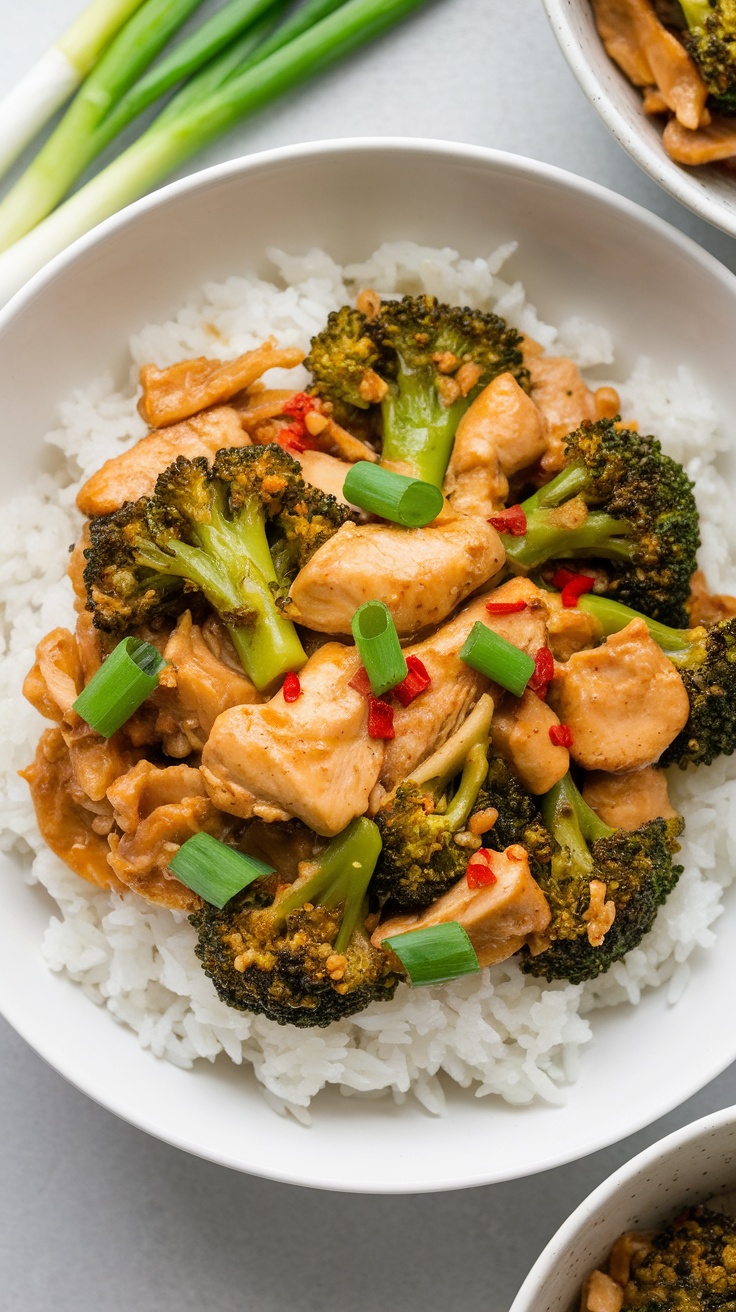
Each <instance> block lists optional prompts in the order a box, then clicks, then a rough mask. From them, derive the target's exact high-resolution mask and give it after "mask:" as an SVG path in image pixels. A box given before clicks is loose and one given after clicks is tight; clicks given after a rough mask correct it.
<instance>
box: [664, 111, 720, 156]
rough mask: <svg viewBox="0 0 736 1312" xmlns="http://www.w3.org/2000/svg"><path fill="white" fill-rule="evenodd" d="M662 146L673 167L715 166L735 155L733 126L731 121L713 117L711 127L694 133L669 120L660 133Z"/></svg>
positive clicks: (708, 126)
mask: <svg viewBox="0 0 736 1312" xmlns="http://www.w3.org/2000/svg"><path fill="white" fill-rule="evenodd" d="M662 144H663V146H664V148H665V150H666V151H667V154H668V155H669V157H670V159H673V160H674V161H675V163H676V164H687V165H689V166H690V167H691V168H694V167H696V166H697V165H698V164H715V163H716V162H717V161H718V160H723V159H731V158H732V157H733V156H734V155H736V124H734V121H733V118H731V117H726V116H725V115H724V116H721V115H719V114H715V115H714V116H713V119H712V121H711V122H710V123H707V124H705V125H704V126H702V127H699V128H696V129H695V130H694V131H693V130H691V129H690V128H687V127H684V126H683V124H682V123H680V122H679V121H678V119H676V118H671V119H670V121H669V123H668V124H667V125H666V127H665V130H664V132H663V133H662Z"/></svg>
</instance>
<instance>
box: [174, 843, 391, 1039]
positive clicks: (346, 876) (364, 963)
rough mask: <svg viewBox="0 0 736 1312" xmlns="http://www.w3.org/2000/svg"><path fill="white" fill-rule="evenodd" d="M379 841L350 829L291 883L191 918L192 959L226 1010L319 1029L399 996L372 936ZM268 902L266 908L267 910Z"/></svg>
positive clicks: (262, 888)
mask: <svg viewBox="0 0 736 1312" xmlns="http://www.w3.org/2000/svg"><path fill="white" fill-rule="evenodd" d="M380 850H381V836H380V834H379V832H378V830H377V828H376V826H375V825H374V824H373V823H372V821H370V820H367V819H366V818H365V817H361V818H360V819H357V820H353V821H352V823H351V824H349V825H348V827H347V829H344V830H343V832H342V833H341V834H339V835H338V836H337V838H334V839H333V840H332V842H331V843H330V844H329V845H328V847H327V848H326V849H325V850H324V852H322V854H321V855H320V856H318V857H317V858H316V859H315V860H314V861H308V862H304V863H302V865H301V866H300V874H299V878H298V879H297V880H296V881H295V882H294V883H293V884H285V885H282V886H281V887H277V888H274V879H273V876H267V877H265V878H264V879H262V880H257V881H256V882H255V883H253V884H251V885H250V886H249V887H248V888H247V889H245V890H244V891H243V892H242V893H239V894H238V895H237V896H236V897H234V898H232V899H231V901H230V902H228V903H227V904H226V906H225V907H224V909H223V910H222V911H219V910H218V909H217V907H213V906H210V905H205V906H204V907H203V908H202V910H200V911H197V912H195V913H194V914H193V915H192V916H190V920H191V923H192V924H193V925H194V927H195V929H196V930H197V934H198V942H197V945H196V947H195V949H194V950H195V952H196V954H197V956H198V957H199V959H200V961H201V963H202V967H203V969H204V972H205V974H206V975H208V976H209V978H210V979H211V980H212V982H213V984H214V986H215V988H216V990H217V992H218V994H219V996H220V998H221V999H222V1001H223V1002H225V1003H227V1005H228V1006H229V1007H236V1008H237V1009H238V1010H240V1011H254V1012H258V1013H260V1014H262V1015H264V1016H268V1017H269V1019H270V1020H274V1021H277V1022H278V1024H279V1025H299V1026H322V1025H329V1024H330V1023H331V1022H332V1021H333V1020H340V1019H342V1018H343V1017H345V1016H351V1015H353V1014H354V1013H355V1012H356V1011H362V1009H363V1008H364V1007H367V1006H368V1004H369V1003H370V1002H375V1001H380V1000H385V999H388V998H390V997H392V995H393V993H394V990H395V988H396V985H397V983H398V979H399V977H398V975H397V973H396V968H397V963H396V961H395V959H393V958H391V957H389V955H388V954H387V953H386V952H384V951H382V950H381V949H379V948H375V947H373V945H372V944H371V941H370V938H369V936H368V933H367V931H366V929H365V923H364V922H365V914H366V893H367V889H368V884H369V882H370V879H371V876H372V874H373V871H374V868H375V864H376V860H377V858H378V854H379V852H380ZM264 902H265V903H266V905H264Z"/></svg>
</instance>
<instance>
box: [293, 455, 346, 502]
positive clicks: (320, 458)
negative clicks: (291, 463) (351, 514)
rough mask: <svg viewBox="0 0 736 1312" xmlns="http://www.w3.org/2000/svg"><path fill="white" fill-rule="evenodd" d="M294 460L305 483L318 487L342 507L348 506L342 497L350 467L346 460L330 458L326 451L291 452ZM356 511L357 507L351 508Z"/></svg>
mask: <svg viewBox="0 0 736 1312" xmlns="http://www.w3.org/2000/svg"><path fill="white" fill-rule="evenodd" d="M293 455H294V459H295V460H297V461H298V462H299V464H300V465H301V469H302V478H303V479H304V482H305V483H311V485H312V487H318V488H319V489H320V491H321V492H327V494H328V495H329V496H331V497H335V499H336V500H337V501H341V502H342V503H343V504H344V505H350V504H351V503H350V502H349V501H346V500H345V497H344V495H343V490H342V489H343V484H344V482H345V479H346V477H347V474H348V472H349V470H350V469H351V465H349V464H348V462H347V461H346V460H338V459H337V457H336V456H330V455H328V454H327V452H326V451H300V452H299V453H298V454H297V452H296V451H295V452H293ZM352 508H353V510H357V509H358V507H357V506H353V507H352Z"/></svg>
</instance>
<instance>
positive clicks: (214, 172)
mask: <svg viewBox="0 0 736 1312" xmlns="http://www.w3.org/2000/svg"><path fill="white" fill-rule="evenodd" d="M356 152H363V153H365V154H369V153H372V152H376V153H379V154H381V153H382V154H385V155H387V156H392V155H393V156H395V157H396V158H397V159H398V158H401V157H402V156H408V155H410V154H415V155H420V156H422V157H426V158H435V159H439V160H442V159H451V160H453V161H455V162H458V161H460V162H463V161H467V162H468V163H471V164H477V165H480V166H485V167H487V168H490V169H491V170H495V171H496V172H498V173H499V174H501V175H503V174H504V173H507V174H511V175H512V176H517V177H527V178H528V177H531V178H534V179H536V180H538V181H541V182H544V183H546V184H551V185H553V186H555V187H556V188H561V189H563V190H565V191H567V192H568V193H571V194H572V195H573V196H575V195H579V196H584V197H587V198H589V199H591V200H593V201H594V202H596V203H597V204H600V205H603V206H606V207H608V208H609V209H611V210H613V211H614V212H617V213H618V214H620V215H621V216H622V217H624V218H625V219H626V220H627V221H629V222H631V223H633V224H634V226H637V227H639V228H642V229H644V230H648V231H649V233H653V234H655V235H659V236H661V237H663V238H665V239H666V241H667V242H669V243H670V244H671V245H673V246H674V247H677V248H679V249H680V251H682V253H683V254H684V255H686V256H687V257H688V258H689V259H690V260H691V261H692V262H693V263H694V264H695V265H697V266H698V267H699V268H700V269H702V271H703V273H705V274H707V275H709V276H711V277H714V278H716V279H717V280H718V281H720V282H721V283H723V284H724V285H725V286H726V287H727V289H728V290H729V292H730V293H731V294H732V295H736V274H733V273H731V271H730V270H729V269H727V268H726V267H725V266H724V265H723V264H721V263H720V261H719V260H718V259H716V257H715V256H713V255H711V254H710V253H709V252H707V251H704V250H703V249H702V248H701V247H700V246H699V245H698V244H697V243H696V242H695V241H694V240H693V239H692V238H691V237H689V236H688V235H686V234H684V233H682V232H681V231H679V230H678V229H677V228H675V227H673V225H672V224H670V223H668V222H667V221H666V220H665V219H662V218H660V217H659V216H658V215H655V214H652V213H650V212H649V211H648V210H646V209H644V207H643V206H641V205H639V204H637V203H636V202H634V201H631V200H629V199H628V198H626V197H622V196H619V195H618V194H616V193H615V192H613V191H611V190H610V189H609V188H607V187H604V186H602V185H601V184H599V183H596V182H591V181H590V180H588V179H586V178H582V177H579V176H578V175H576V174H574V173H572V172H570V171H568V170H565V169H562V168H559V167H558V166H556V165H552V164H547V163H544V162H541V161H537V160H531V159H527V158H525V157H523V156H519V155H516V154H512V153H510V152H506V151H501V150H496V149H492V148H488V147H483V146H473V145H464V144H459V143H455V142H451V141H442V140H434V139H416V138H407V137H375V136H363V137H358V138H332V139H325V140H321V141H317V142H308V143H300V144H297V145H290V146H282V147H278V148H275V149H272V150H268V151H263V152H258V153H254V154H252V155H247V156H241V157H237V158H234V159H232V160H227V161H225V162H222V163H219V164H215V165H212V166H210V167H208V168H206V169H202V170H199V171H197V172H196V173H193V174H190V175H188V176H186V177H184V178H180V179H177V180H176V181H174V182H171V183H169V184H168V185H166V186H164V187H162V188H159V189H158V190H156V191H154V192H152V193H150V194H149V195H147V196H145V197H143V198H141V199H140V200H138V201H135V202H133V203H132V204H131V205H129V206H126V207H125V208H124V209H122V210H120V211H119V212H118V213H117V214H115V215H113V216H111V217H110V218H109V219H107V220H105V221H104V222H103V223H101V224H99V225H97V226H96V227H95V228H94V229H92V230H91V231H90V232H89V233H87V234H85V235H84V236H83V237H80V238H79V239H78V240H77V241H75V242H74V243H73V244H72V245H70V246H69V247H68V248H67V249H66V250H65V251H63V252H61V253H60V254H59V255H57V256H55V257H54V258H53V259H52V260H51V261H49V263H48V264H47V265H45V266H44V268H43V269H41V270H39V272H38V273H36V274H35V275H34V276H33V277H32V278H31V279H30V280H29V281H28V282H27V283H26V284H25V285H24V286H23V287H22V288H21V289H20V290H19V291H18V292H17V293H16V294H15V295H14V296H13V297H12V298H11V300H10V301H9V302H8V304H7V305H6V306H5V308H4V309H2V310H0V333H2V332H3V331H4V330H5V329H6V328H7V327H8V325H9V324H10V323H11V322H12V320H13V319H14V317H15V316H16V314H19V313H20V312H22V311H25V310H26V309H27V308H28V307H29V306H30V305H31V303H32V302H34V301H35V300H36V299H37V298H38V299H40V298H42V297H43V294H44V291H45V289H46V288H47V287H49V286H50V285H51V284H53V283H54V282H55V281H56V279H57V278H58V277H60V276H61V275H63V274H64V273H66V271H67V270H68V269H70V268H71V267H72V266H73V265H74V264H75V263H76V262H77V261H78V260H82V259H84V258H85V257H86V256H87V255H88V253H89V252H90V251H94V250H95V249H97V248H100V247H102V246H103V245H104V243H105V241H106V240H107V239H108V238H111V237H113V236H114V234H115V233H117V232H118V231H119V230H120V229H122V228H123V227H125V226H126V225H128V224H129V223H135V222H136V220H137V218H138V217H139V216H143V215H145V214H146V213H148V211H149V210H151V209H153V208H154V207H160V206H166V205H168V204H170V203H173V202H175V201H176V200H177V198H178V197H179V196H182V195H185V194H187V193H189V192H192V191H196V190H199V189H202V188H206V187H208V186H210V185H211V184H216V183H219V182H221V181H222V180H223V179H229V178H231V177H234V176H237V175H243V176H247V175H248V174H249V173H251V172H254V171H258V170H260V169H268V168H271V167H279V166H281V165H283V164H284V163H288V162H290V161H292V160H296V159H302V158H304V157H309V156H312V157H314V156H320V157H322V156H332V157H338V158H339V156H340V155H343V154H350V155H353V156H354V155H355V153H356ZM0 1014H2V1015H4V1017H5V1019H6V1020H7V1021H8V1022H9V1024H10V1025H11V1026H12V1027H13V1028H14V1029H15V1030H16V1032H17V1033H18V1034H19V1035H20V1036H21V1037H22V1038H23V1039H25V1041H26V1042H27V1043H28V1044H29V1046H30V1047H32V1048H33V1050H34V1051H35V1052H37V1053H38V1055H39V1056H41V1057H42V1058H43V1059H44V1060H45V1061H46V1062H47V1063H48V1064H49V1065H50V1066H51V1067H52V1068H53V1069H55V1070H56V1071H58V1072H59V1074H61V1075H62V1076H63V1077H64V1078H65V1079H66V1080H67V1081H68V1082H69V1083H70V1084H72V1085H73V1086H74V1087H76V1088H78V1089H79V1090H80V1091H81V1092H82V1093H84V1094H86V1095H87V1096H88V1097H90V1098H92V1099H93V1101H96V1102H97V1103H98V1104H99V1105H101V1106H103V1107H105V1108H106V1110H108V1111H111V1112H113V1113H114V1114H115V1115H117V1116H119V1117H120V1118H121V1119H122V1120H124V1121H126V1122H127V1123H128V1124H132V1125H134V1126H135V1127H136V1128H138V1129H140V1130H143V1131H144V1132H146V1133H148V1134H150V1135H151V1136H152V1137H154V1138H156V1139H159V1140H162V1141H164V1142H167V1143H169V1144H171V1145H172V1146H174V1147H177V1148H181V1149H183V1150H184V1151H186V1152H190V1153H193V1154H194V1155H195V1156H201V1157H203V1158H205V1159H206V1160H210V1161H215V1162H217V1163H218V1164H220V1165H223V1166H227V1167H230V1168H232V1169H236V1170H240V1171H244V1172H247V1173H249V1174H254V1175H261V1176H263V1177H264V1178H268V1179H274V1180H279V1181H282V1182H284V1183H290V1184H300V1185H304V1186H306V1187H312V1188H326V1189H337V1190H346V1191H354V1190H355V1187H356V1186H353V1185H351V1184H350V1183H346V1182H345V1180H344V1179H343V1178H342V1177H337V1178H335V1177H334V1176H333V1178H331V1179H330V1178H324V1177H322V1178H319V1179H318V1178H314V1177H311V1176H310V1175H308V1174H305V1173H303V1172H302V1173H301V1174H300V1173H299V1172H298V1171H296V1172H294V1171H292V1170H289V1171H271V1170H269V1171H266V1170H262V1169H260V1168H259V1167H258V1166H257V1165H248V1164H245V1163H243V1162H242V1161H241V1160H239V1159H237V1158H234V1157H232V1156H230V1155H228V1154H226V1153H223V1154H216V1153H212V1152H211V1151H207V1150H206V1149H201V1148H199V1147H198V1146H197V1145H196V1144H193V1143H192V1142H191V1140H189V1139H187V1137H186V1136H184V1135H180V1134H178V1133H177V1132H176V1131H175V1130H173V1129H172V1130H171V1131H169V1132H168V1133H162V1127H161V1125H160V1124H158V1123H157V1122H156V1120H155V1117H152V1116H147V1115H146V1114H144V1113H141V1114H135V1113H134V1112H131V1111H130V1110H129V1109H127V1108H126V1106H125V1099H124V1098H123V1097H121V1096H119V1095H113V1096H110V1094H109V1092H107V1091H106V1092H105V1093H104V1095H103V1094H102V1093H101V1092H100V1091H99V1090H97V1089H96V1088H95V1082H94V1081H93V1080H91V1079H89V1078H87V1076H86V1074H85V1073H84V1072H82V1073H80V1072H79V1071H78V1070H76V1069H75V1063H74V1061H73V1060H72V1059H69V1060H63V1059H62V1060H60V1058H59V1052H58V1048H56V1047H55V1045H54V1043H53V1041H52V1040H51V1038H49V1039H48V1041H46V1042H44V1041H43V1039H41V1041H39V1038H38V1035H37V1034H36V1033H35V1032H34V1026H33V1025H32V1024H31V1023H30V1021H29V1019H28V1017H27V1016H25V1015H24V1013H23V1010H22V1008H19V1007H16V1005H15V1003H14V999H13V998H12V997H11V998H4V999H0ZM733 1056H734V1054H733V1053H731V1052H730V1051H729V1052H725V1053H724V1052H720V1053H719V1055H718V1057H717V1058H716V1059H715V1060H714V1061H713V1062H712V1064H711V1065H710V1066H709V1067H708V1069H707V1071H705V1075H704V1074H703V1071H702V1069H699V1070H698V1071H697V1072H696V1071H693V1072H692V1075H691V1077H690V1080H689V1082H688V1083H687V1085H686V1086H685V1087H684V1088H681V1089H678V1091H677V1093H676V1095H675V1098H674V1100H673V1101H672V1102H670V1101H667V1102H666V1103H665V1105H663V1106H662V1107H661V1109H660V1110H659V1111H658V1115H664V1114H665V1113H666V1112H668V1111H670V1110H672V1108H673V1107H675V1106H678V1105H679V1104H680V1103H682V1102H684V1101H685V1100H686V1099H687V1098H689V1097H691V1096H692V1095H693V1094H694V1093H696V1092H698V1091H699V1090H700V1089H701V1088H703V1086H704V1085H705V1084H706V1083H708V1082H709V1081H710V1080H712V1079H714V1078H715V1077H716V1076H717V1075H718V1074H720V1073H721V1072H722V1071H723V1070H724V1069H725V1068H726V1067H727V1066H728V1065H729V1064H730V1063H731V1062H732V1061H733ZM651 1123H652V1120H651V1116H649V1115H647V1114H646V1113H645V1114H644V1115H643V1116H642V1118H641V1119H635V1120H634V1122H633V1123H632V1124H631V1125H630V1126H629V1127H628V1128H627V1131H626V1133H627V1134H632V1133H635V1132H636V1131H637V1130H640V1129H642V1128H643V1127H645V1126H646V1125H649V1124H651ZM614 1141H615V1136H614ZM610 1142H611V1140H609V1139H608V1138H604V1139H603V1141H601V1142H599V1143H598V1142H597V1143H592V1144H590V1145H589V1146H588V1147H586V1148H585V1149H584V1151H583V1153H582V1154H580V1153H576V1152H575V1150H574V1148H571V1147H569V1146H568V1147H567V1148H562V1149H560V1150H555V1151H552V1152H551V1154H550V1155H549V1157H547V1158H546V1159H544V1160H543V1161H540V1162H539V1163H538V1165H535V1166H534V1168H532V1169H530V1170H524V1171H523V1172H522V1175H525V1174H534V1173H536V1172H538V1171H543V1170H549V1169H553V1168H555V1167H557V1166H561V1165H565V1164H567V1163H568V1162H570V1161H573V1160H577V1159H578V1157H579V1156H581V1155H582V1156H585V1155H587V1154H589V1153H591V1152H594V1151H597V1150H599V1149H600V1148H602V1147H605V1146H608V1144H609V1143H610ZM479 1168H480V1163H479ZM518 1178H521V1177H520V1175H519V1173H518V1172H516V1171H515V1172H512V1171H509V1170H506V1171H503V1172H501V1173H498V1172H496V1173H493V1172H491V1174H490V1176H489V1172H488V1167H487V1166H486V1167H485V1169H478V1170H477V1171H476V1172H474V1173H473V1174H472V1175H470V1176H468V1175H467V1173H464V1174H463V1175H462V1176H455V1177H452V1178H442V1179H436V1178H433V1179H431V1180H429V1181H427V1182H423V1183H422V1184H420V1185H416V1184H413V1185H409V1186H408V1187H407V1186H404V1187H403V1188H402V1186H401V1185H400V1184H399V1183H394V1184H389V1185H388V1186H386V1185H385V1184H384V1185H376V1184H367V1185H366V1184H361V1185H359V1186H357V1187H358V1188H359V1189H360V1191H361V1192H365V1193H406V1192H412V1193H419V1192H436V1191H438V1190H449V1189H461V1188H468V1187H472V1186H476V1185H482V1184H488V1183H500V1182H502V1181H505V1180H508V1179H518Z"/></svg>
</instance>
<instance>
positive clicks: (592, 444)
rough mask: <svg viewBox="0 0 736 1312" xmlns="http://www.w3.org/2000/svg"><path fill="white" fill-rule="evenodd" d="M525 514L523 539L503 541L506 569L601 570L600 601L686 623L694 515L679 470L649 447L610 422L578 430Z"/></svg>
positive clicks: (695, 539) (696, 541) (653, 443)
mask: <svg viewBox="0 0 736 1312" xmlns="http://www.w3.org/2000/svg"><path fill="white" fill-rule="evenodd" d="M522 509H523V511H524V514H525V516H526V531H525V533H524V534H523V536H517V537H512V536H511V535H510V534H502V538H503V543H504V546H505V548H506V555H507V557H508V560H509V563H510V565H511V566H512V567H513V568H516V569H517V570H519V571H520V572H522V573H528V572H529V571H530V570H532V569H535V568H536V567H538V566H539V565H542V564H544V563H545V562H546V561H550V560H559V559H561V558H566V557H581V556H582V557H584V558H587V559H592V560H596V561H606V562H608V564H607V567H606V570H605V573H606V575H607V578H606V582H605V592H606V595H608V596H611V597H615V598H616V599H617V600H619V601H622V602H625V603H626V604H627V605H632V606H636V607H637V608H638V609H639V610H642V611H644V612H645V613H646V614H648V615H651V616H652V617H653V618H655V619H659V620H662V621H663V622H664V623H669V624H681V623H686V622H687V612H686V611H685V602H686V601H687V598H688V596H689V593H690V578H691V576H692V573H693V570H694V569H695V563H696V562H695V556H696V552H697V549H698V546H699V545H700V534H699V527H698V512H697V507H696V505H695V498H694V497H693V493H692V483H691V481H690V479H689V478H688V476H687V474H686V473H685V470H684V469H683V468H682V466H681V465H679V464H678V463H677V462H676V461H675V460H672V459H670V457H669V456H666V455H664V454H663V452H662V449H661V447H660V444H659V442H658V441H657V440H656V438H654V437H642V436H640V435H639V434H638V433H635V432H632V431H631V430H629V429H625V428H620V427H618V426H617V424H616V421H614V420H612V419H600V420H598V421H597V422H596V423H588V424H583V426H582V427H581V428H579V429H578V430H577V431H576V432H574V433H571V434H570V436H569V437H568V438H567V439H566V451H565V467H564V469H563V470H562V471H561V473H559V474H558V475H557V476H556V477H555V478H553V479H552V481H551V482H550V483H547V484H545V486H544V487H542V488H540V489H539V491H538V492H535V493H534V495H533V496H531V497H529V498H528V500H527V501H524V502H523V503H522Z"/></svg>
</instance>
